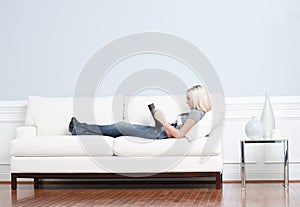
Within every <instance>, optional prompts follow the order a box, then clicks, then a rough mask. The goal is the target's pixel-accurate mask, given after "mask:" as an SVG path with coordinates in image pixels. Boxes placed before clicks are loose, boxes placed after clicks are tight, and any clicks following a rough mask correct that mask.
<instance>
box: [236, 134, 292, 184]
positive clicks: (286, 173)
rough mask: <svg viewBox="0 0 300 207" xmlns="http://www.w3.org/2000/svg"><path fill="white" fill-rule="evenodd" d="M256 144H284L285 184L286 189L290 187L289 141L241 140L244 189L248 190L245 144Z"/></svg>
mask: <svg viewBox="0 0 300 207" xmlns="http://www.w3.org/2000/svg"><path fill="white" fill-rule="evenodd" d="M256 143H282V144H283V147H284V150H283V156H284V165H283V172H284V184H283V186H284V187H285V188H288V187H289V157H288V154H289V141H288V140H287V139H274V140H241V183H242V188H246V174H245V144H256Z"/></svg>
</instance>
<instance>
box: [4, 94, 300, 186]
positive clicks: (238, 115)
mask: <svg viewBox="0 0 300 207" xmlns="http://www.w3.org/2000/svg"><path fill="white" fill-rule="evenodd" d="M263 103H264V97H227V98H226V115H225V125H224V134H223V172H224V180H239V179H240V164H239V162H240V140H241V139H244V138H245V137H246V136H245V132H244V126H245V124H246V123H247V122H248V121H249V120H250V118H251V116H257V117H258V118H260V116H261V112H262V108H263ZM271 103H272V107H273V110H274V114H275V120H276V127H277V128H280V129H282V132H283V137H284V138H287V139H289V146H290V148H289V160H290V179H291V180H300V152H299V146H300V139H299V134H300V128H299V125H300V96H292V97H287V96H284V97H280V96H277V97H271ZM25 113H26V101H14V102H10V101H0V134H1V137H0V181H1V180H9V179H10V168H9V167H10V156H9V148H10V140H12V139H14V137H15V127H16V126H19V125H22V124H23V123H24V119H25ZM282 161H283V148H282V146H281V145H280V144H271V145H270V144H269V145H261V144H259V145H251V144H250V145H247V146H246V162H247V166H246V172H247V173H246V174H247V180H260V179H262V180H272V179H273V180H274V179H275V180H280V179H283V164H282Z"/></svg>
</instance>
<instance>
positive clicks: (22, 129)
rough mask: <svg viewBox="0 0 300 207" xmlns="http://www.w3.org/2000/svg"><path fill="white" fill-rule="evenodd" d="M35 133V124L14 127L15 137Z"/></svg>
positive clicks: (33, 134) (25, 136) (34, 134)
mask: <svg viewBox="0 0 300 207" xmlns="http://www.w3.org/2000/svg"><path fill="white" fill-rule="evenodd" d="M36 135H37V130H36V126H19V127H17V128H16V138H17V139H18V138H27V137H34V136H36Z"/></svg>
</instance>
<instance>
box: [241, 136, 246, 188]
mask: <svg viewBox="0 0 300 207" xmlns="http://www.w3.org/2000/svg"><path fill="white" fill-rule="evenodd" d="M244 147H245V142H244V141H241V183H242V188H246V175H245V150H244Z"/></svg>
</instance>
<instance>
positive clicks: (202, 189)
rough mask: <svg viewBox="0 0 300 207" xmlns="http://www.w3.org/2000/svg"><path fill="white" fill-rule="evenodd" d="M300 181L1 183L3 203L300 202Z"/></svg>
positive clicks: (272, 205) (234, 206)
mask: <svg viewBox="0 0 300 207" xmlns="http://www.w3.org/2000/svg"><path fill="white" fill-rule="evenodd" d="M299 198H300V183H290V188H289V189H288V190H285V189H284V188H283V187H282V184H281V183H249V184H247V189H246V190H242V189H241V185H240V184H239V183H232V184H228V183H226V184H223V189H222V190H219V189H214V187H213V185H199V184H198V185H190V184H189V185H122V186H121V187H120V186H115V185H114V186H111V185H102V186H101V185H96V186H94V185H64V186H62V185H45V186H44V187H43V186H42V187H41V188H40V189H34V188H33V186H32V184H31V185H26V184H23V185H22V184H21V185H20V184H19V186H18V190H16V191H12V190H10V185H9V184H1V185H0V206H1V207H4V206H26V207H27V206H86V207H88V206H172V207H175V206H211V207H213V206H224V207H225V206H226V207H227V206H228V207H239V206H242V207H243V206H249V207H251V206H255V207H256V206H263V207H277V206H278V207H281V206H284V207H286V206H295V207H296V206H300V199H299Z"/></svg>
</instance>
